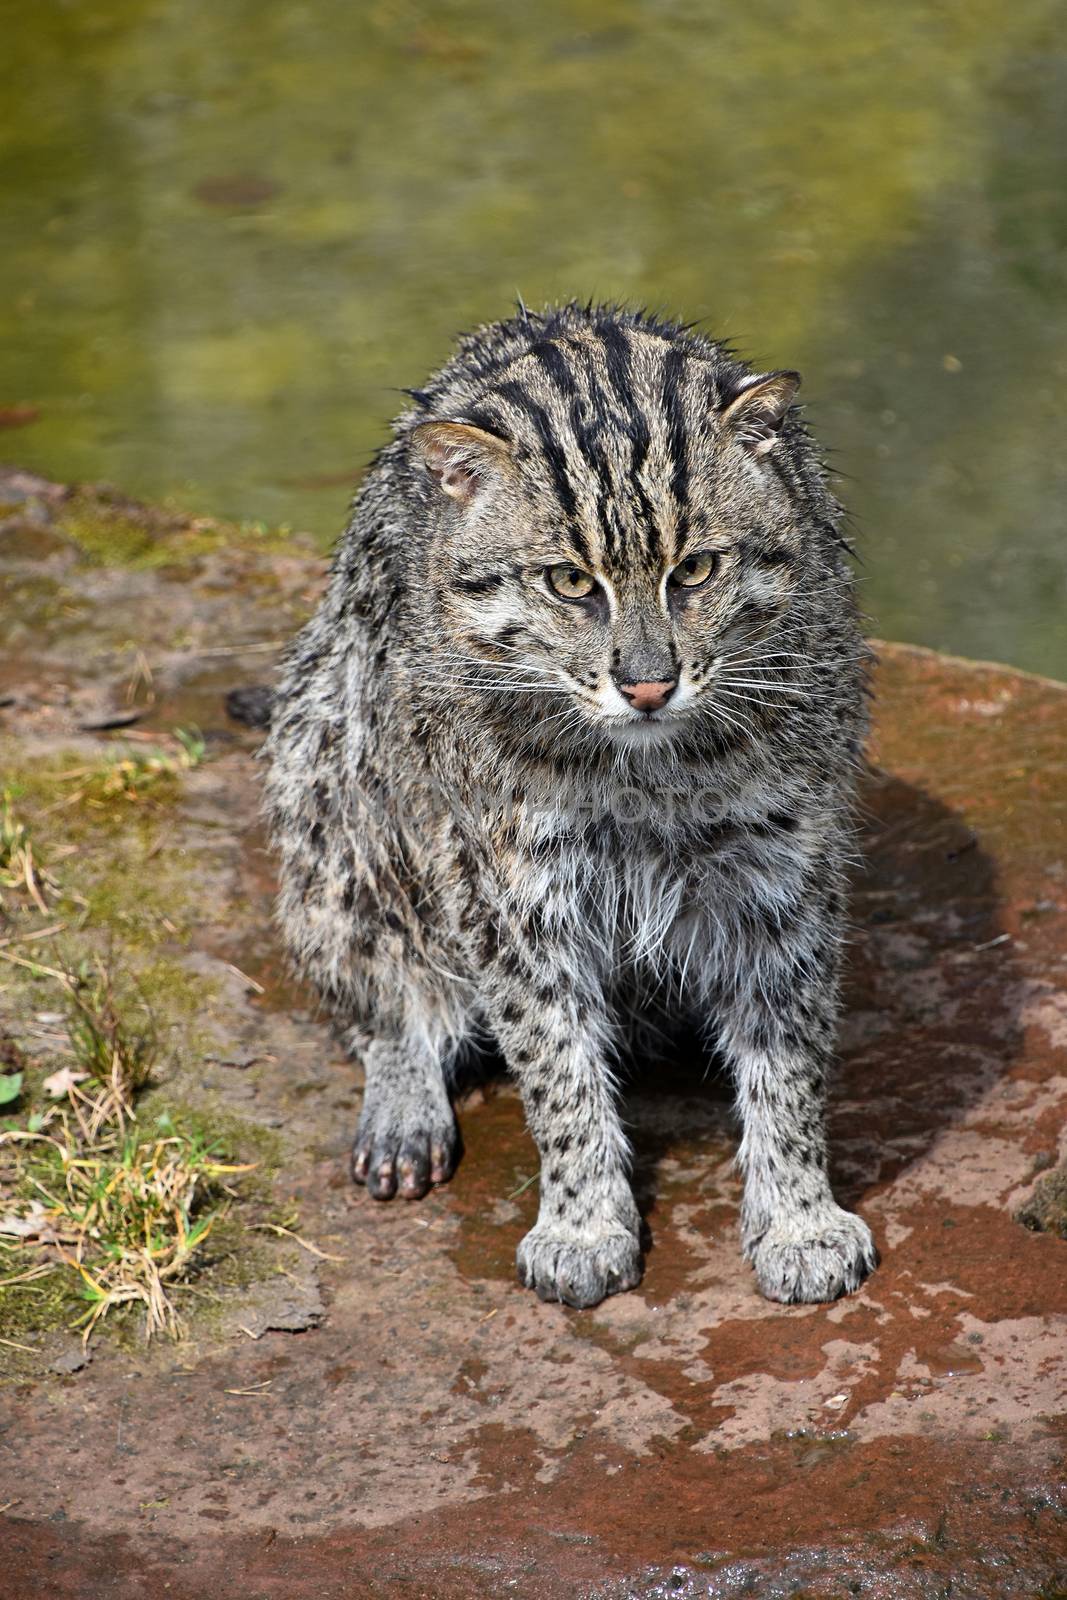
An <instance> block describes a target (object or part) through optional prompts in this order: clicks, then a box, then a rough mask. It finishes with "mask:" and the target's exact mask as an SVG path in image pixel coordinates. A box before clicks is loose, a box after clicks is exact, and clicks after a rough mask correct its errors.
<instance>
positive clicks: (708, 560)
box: [667, 550, 719, 589]
mask: <svg viewBox="0 0 1067 1600" xmlns="http://www.w3.org/2000/svg"><path fill="white" fill-rule="evenodd" d="M718 564H719V558H718V556H717V555H716V554H715V551H714V550H698V551H697V552H696V554H695V555H692V556H686V558H685V560H684V561H679V563H678V565H677V566H676V567H674V568H673V569H672V571H671V573H670V576H669V577H668V579H667V582H668V583H672V584H674V585H675V586H676V587H677V588H679V589H699V588H700V585H701V584H702V583H707V581H708V579H709V578H710V577H711V575H712V573H713V572H714V571H715V568H716V567H717V566H718Z"/></svg>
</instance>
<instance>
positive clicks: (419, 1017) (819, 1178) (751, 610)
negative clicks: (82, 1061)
mask: <svg viewBox="0 0 1067 1600" xmlns="http://www.w3.org/2000/svg"><path fill="white" fill-rule="evenodd" d="M798 382H799V379H798V377H797V375H796V374H795V373H792V372H783V371H779V372H770V373H763V374H753V373H752V372H750V371H749V370H748V369H747V367H746V366H745V365H743V364H742V363H741V362H740V361H738V360H737V359H736V358H735V357H734V356H733V355H732V354H731V353H729V352H728V351H727V350H726V349H725V348H724V347H722V346H721V345H719V344H716V343H714V342H713V341H711V340H709V339H707V338H705V337H703V336H701V335H699V334H696V333H693V332H691V331H686V330H683V329H681V328H679V327H676V326H673V325H671V324H668V323H665V322H661V321H657V320H654V319H651V318H648V317H646V316H644V315H639V314H636V313H631V312H627V311H619V310H617V309H615V308H608V307H597V306H586V307H581V306H578V305H573V304H572V305H567V306H564V307H561V308H558V309H552V310H548V311H546V312H544V313H543V314H540V315H536V314H533V313H531V312H528V311H526V310H525V308H520V311H519V313H518V314H517V315H516V316H515V317H514V318H512V319H511V320H508V321H505V322H499V323H496V324H493V325H491V326H488V327H484V328H481V329H479V330H477V331H476V332H475V333H474V334H472V335H471V336H469V337H467V338H466V339H464V340H463V341H462V342H461V343H460V345H459V347H458V350H457V353H456V354H455V355H454V356H453V358H452V359H451V360H450V361H449V362H448V363H447V365H446V366H444V367H443V368H442V369H441V371H440V372H438V373H437V374H436V375H435V376H434V377H432V378H431V379H430V380H429V382H428V383H427V384H426V386H425V387H424V388H423V389H421V390H419V391H414V392H412V401H413V404H412V406H411V408H410V409H408V410H406V411H405V412H404V413H403V414H402V415H401V416H400V417H399V418H398V419H397V421H396V423H395V436H394V438H393V440H392V442H391V443H389V444H388V445H387V446H386V447H385V449H384V450H383V451H382V452H381V454H380V455H379V456H378V458H377V460H376V462H375V464H374V466H373V467H372V469H371V471H370V473H369V475H368V477H367V479H366V481H365V483H364V485H363V488H362V490H361V492H360V494H359V496H358V498H357V501H356V504H355V509H354V512H353V516H352V519H351V522H350V524H349V527H348V530H347V532H346V533H345V535H344V537H343V539H342V541H341V543H340V546H339V548H338V551H337V554H336V557H335V560H334V565H333V570H332V577H331V581H330V584H329V589H328V592H327V594H326V596H325V598H324V600H323V602H322V604H321V606H320V608H319V610H318V612H317V614H316V615H315V616H314V618H313V619H312V620H311V622H309V623H308V625H307V627H306V628H305V629H304V630H303V632H302V633H301V634H300V635H299V637H298V638H297V639H296V641H295V642H294V644H293V645H292V647H291V649H290V651H289V654H288V657H287V661H286V664H285V667H284V671H283V676H282V679H281V683H280V687H279V690H278V694H277V698H276V701H275V705H274V710H273V716H272V727H271V732H270V736H269V740H268V746H267V754H268V757H269V760H270V771H269V778H268V785H267V789H268V807H269V814H270V819H271V824H272V830H273V837H274V841H275V844H276V847H277V850H278V853H279V857H280V863H281V891H280V897H279V914H280V919H281V925H282V928H283V930H284V934H285V937H286V939H287V941H288V944H289V947H290V949H291V950H292V951H293V953H294V955H295V957H296V959H297V961H298V963H299V965H300V966H301V967H302V969H303V970H304V971H305V972H306V973H308V974H309V975H310V976H311V978H312V979H314V981H315V982H316V983H317V984H318V986H319V988H320V989H321V991H322V993H323V994H324V995H325V996H326V997H327V998H328V999H329V1001H330V1003H331V1004H332V1006H333V1007H334V1008H335V1011H336V1013H337V1015H338V1017H339V1018H340V1019H341V1021H342V1022H343V1023H344V1025H345V1027H346V1028H347V1030H348V1035H347V1037H348V1042H349V1045H350V1048H351V1050H352V1052H353V1054H355V1055H357V1056H358V1057H359V1058H360V1059H361V1060H362V1062H363V1065H364V1068H365V1071H366V1092H365V1100H364V1106H363V1113H362V1116H361V1119H360V1122H359V1128H358V1131H357V1133H356V1138H355V1145H354V1148H353V1155H352V1172H353V1176H354V1178H355V1180H356V1181H357V1182H358V1183H362V1184H366V1185H367V1187H368V1189H369V1190H370V1192H371V1194H373V1195H374V1196H376V1197H377V1198H379V1199H389V1198H390V1197H392V1196H394V1195H397V1194H399V1195H401V1196H403V1197H405V1198H408V1199H414V1198H417V1197H418V1196H420V1195H422V1194H424V1193H426V1192H427V1190H428V1189H429V1187H430V1186H431V1185H433V1184H440V1183H444V1182H445V1181H446V1180H447V1179H448V1178H449V1176H450V1175H451V1172H452V1169H453V1164H454V1161H455V1158H456V1149H457V1132H456V1124H455V1117H454V1114H453V1110H452V1105H451V1102H450V1094H449V1089H450V1074H451V1071H452V1068H453V1065H454V1063H455V1061H456V1059H457V1056H458V1053H459V1052H460V1050H461V1048H462V1047H463V1045H464V1043H465V1042H466V1041H469V1040H471V1039H472V1038H478V1037H480V1038H486V1037H490V1038H492V1039H493V1040H494V1041H495V1043H496V1044H497V1045H498V1046H499V1048H500V1050H501V1051H502V1052H503V1055H504V1056H505V1058H506V1060H507V1063H508V1066H509V1068H510V1070H511V1072H512V1073H513V1074H514V1076H515V1078H516V1079H517V1081H518V1084H519V1088H520V1090H521V1093H522V1098H523V1102H524V1105H525V1108H526V1114H527V1118H528V1122H529V1126H530V1129H531V1131H532V1133H533V1136H534V1138H535V1139H536V1142H537V1145H538V1148H539V1151H540V1155H541V1163H542V1166H541V1196H540V1211H539V1215H538V1219H537V1222H536V1225H535V1226H534V1228H533V1229H532V1230H531V1232H530V1233H529V1234H527V1236H526V1238H525V1239H523V1240H522V1242H521V1244H520V1245H519V1248H518V1267H519V1274H520V1277H521V1279H522V1281H523V1282H524V1283H525V1284H527V1285H528V1286H530V1287H531V1288H533V1289H535V1290H536V1291H537V1293H538V1294H539V1295H541V1296H542V1298H544V1299H550V1300H561V1301H564V1302H566V1303H568V1304H570V1305H575V1306H589V1305H593V1304H595V1303H596V1302H597V1301H599V1300H600V1299H602V1298H603V1297H604V1296H605V1295H608V1294H612V1293H615V1292H617V1291H620V1290H624V1289H628V1288H631V1287H632V1286H634V1285H635V1284H636V1283H637V1282H638V1281H639V1278H640V1276H641V1250H640V1235H639V1219H638V1214H637V1210H636V1207H635V1204H634V1200H633V1195H632V1193H631V1189H630V1184H629V1181H628V1176H627V1161H628V1146H627V1140H626V1136H625V1133H624V1131H623V1128H622V1125H621V1122H620V1118H619V1113H618V1110H617V1107H616V1096H615V1084H614V1079H613V1062H614V1060H615V1059H616V1057H617V1053H618V1051H619V1047H620V1043H621V1041H622V1040H623V1038H624V1036H625V1035H626V1032H627V1030H628V1028H629V1026H630V1021H631V1018H632V1016H633V1015H634V1013H635V1012H636V1013H638V1014H639V1013H640V1012H641V1010H642V1008H643V1007H644V1006H645V1005H646V1004H647V1005H651V1004H653V1003H655V1004H656V1005H658V1006H661V1007H662V1006H663V1005H666V1006H667V1007H668V1008H676V1009H677V1010H679V1011H680V1010H682V1009H684V1010H686V1011H687V1012H689V1013H693V1014H695V1015H697V1016H698V1017H699V1018H700V1020H701V1024H702V1026H703V1027H704V1028H705V1030H706V1033H707V1037H708V1040H709V1043H710V1044H711V1045H713V1046H714V1047H715V1049H717V1050H718V1051H719V1052H720V1054H721V1056H722V1057H724V1058H725V1061H726V1062H727V1064H728V1066H729V1068H730V1069H731V1071H732V1073H733V1076H734V1080H735V1083H736V1090H737V1101H738V1109H739V1112H740V1118H741V1123H742V1127H743V1136H742V1140H741V1147H740V1160H741V1165H742V1168H743V1171H744V1200H743V1206H742V1217H741V1232H742V1243H743V1248H744V1250H745V1253H746V1255H747V1256H748V1257H749V1258H750V1259H751V1261H752V1263H753V1265H754V1267H755V1272H756V1277H757V1281H758V1283H759V1286H760V1288H761V1289H762V1291H763V1293H764V1294H766V1295H768V1296H770V1297H771V1298H772V1299H776V1300H784V1301H790V1300H825V1299H829V1298H832V1297H834V1296H835V1295H837V1294H840V1293H842V1292H843V1291H847V1290H851V1289H854V1288H856V1286H857V1285H858V1284H859V1283H860V1282H861V1281H862V1280H863V1278H864V1277H865V1276H866V1275H867V1273H869V1272H870V1271H871V1270H872V1268H873V1266H874V1265H875V1262H876V1254H875V1249H874V1244H873V1241H872V1238H871V1234H870V1231H869V1229H868V1228H867V1226H866V1224H865V1223H864V1222H862V1221H861V1220H860V1219H859V1218H858V1217H856V1216H854V1215H852V1214H851V1213H849V1212H846V1211H844V1210H842V1209H841V1208H840V1207H839V1206H838V1205H837V1204H836V1202H835V1201H834V1199H833V1196H832V1194H831V1192H830V1187H829V1183H828V1180H827V1170H826V1165H827V1164H826V1145H825V1137H824V1126H823V1097H824V1083H825V1078H826V1074H827V1070H828V1068H829V1066H830V1062H831V1053H832V1047H833V1038H834V1029H835V1022H836V1014H837V1008H838V958H839V945H840V936H841V926H842V916H843V911H844V905H843V898H844V866H843V860H844V854H845V850H846V843H847V837H848V829H849V812H850V804H851V798H852V789H853V779H854V773H855V770H856V767H857V762H858V758H859V753H860V749H861V744H862V740H863V736H864V731H865V688H864V659H865V655H864V649H863V646H862V642H861V637H860V632H859V628H858V624H857V618H856V610H855V605H854V599H853V588H852V579H851V574H850V569H849V566H848V562H847V559H846V553H845V550H844V547H843V541H842V539H841V537H840V535H839V532H838V522H839V518H840V510H839V507H838V506H837V504H836V502H835V501H834V499H833V497H832V496H831V494H830V492H829V490H828V488H827V485H826V482H825V477H824V473H823V470H822V468H821V465H820V462H819V458H818V455H817V453H816V451H815V449H814V447H813V445H812V442H811V440H810V438H809V436H808V434H807V432H806V430H805V428H804V426H803V424H802V422H801V421H800V419H799V417H798V414H797V411H796V409H795V406H794V399H795V395H796V390H797V385H798Z"/></svg>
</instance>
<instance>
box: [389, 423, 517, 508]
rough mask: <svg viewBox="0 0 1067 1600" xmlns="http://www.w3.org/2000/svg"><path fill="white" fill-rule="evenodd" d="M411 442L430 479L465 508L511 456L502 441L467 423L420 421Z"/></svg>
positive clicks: (412, 431)
mask: <svg viewBox="0 0 1067 1600" xmlns="http://www.w3.org/2000/svg"><path fill="white" fill-rule="evenodd" d="M411 442H412V445H413V446H414V449H415V454H416V456H417V457H418V458H419V459H420V460H421V461H422V464H423V466H424V467H425V468H426V470H427V471H428V472H429V474H430V476H431V477H432V478H436V480H437V482H438V484H439V485H440V487H441V488H442V489H443V490H444V492H445V494H447V495H449V496H450V498H451V499H453V500H458V501H459V503H460V505H469V504H470V502H471V501H472V500H473V499H474V497H475V495H476V494H477V493H478V491H479V490H480V489H482V488H484V487H485V485H486V484H487V483H489V482H490V481H491V480H492V479H493V478H494V477H496V476H498V475H499V473H500V472H501V471H502V470H503V468H504V466H505V464H506V462H507V461H508V460H509V459H510V457H511V451H510V448H509V446H508V444H507V443H506V442H505V440H503V439H498V438H497V437H496V435H495V434H492V433H486V432H485V430H484V429H482V428H476V427H474V426H473V424H472V423H469V422H422V423H420V424H419V426H418V427H417V428H413V429H412V430H411Z"/></svg>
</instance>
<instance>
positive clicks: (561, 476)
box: [407, 328, 819, 746]
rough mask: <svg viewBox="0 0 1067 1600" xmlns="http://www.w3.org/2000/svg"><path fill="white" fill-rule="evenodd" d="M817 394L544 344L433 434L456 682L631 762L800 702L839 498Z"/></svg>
mask: <svg viewBox="0 0 1067 1600" xmlns="http://www.w3.org/2000/svg"><path fill="white" fill-rule="evenodd" d="M724 371H728V372H729V379H728V387H726V388H725V389H724ZM798 383H799V378H798V377H797V375H796V374H795V373H793V372H772V373H766V374H762V375H752V374H747V373H746V372H745V371H744V369H743V368H741V367H740V366H739V365H738V364H737V363H733V362H731V363H728V364H727V365H716V364H715V363H713V362H711V361H709V360H708V359H706V358H705V357H704V356H702V355H700V354H693V353H690V351H689V349H688V348H687V344H686V341H684V340H683V339H678V340H674V341H671V340H668V339H665V338H662V337H653V336H651V335H644V334H639V333H637V332H635V331H634V330H633V329H632V328H631V329H627V330H625V331H624V330H623V329H621V328H617V329H616V330H615V340H614V343H613V344H608V343H607V341H604V340H597V339H595V338H592V337H586V338H581V337H576V336H573V335H572V336H569V337H564V338H556V339H546V340H543V341H542V342H541V343H539V344H534V345H533V347H532V348H531V349H529V350H528V351H527V352H526V353H525V354H523V355H521V356H520V357H519V358H518V359H516V360H513V361H511V362H510V363H509V364H508V365H507V366H506V367H505V368H504V370H503V372H502V374H497V375H496V376H495V377H494V381H493V383H492V384H491V385H487V386H485V387H484V388H482V390H481V392H480V393H479V394H478V395H477V396H476V397H475V398H473V399H472V400H468V401H467V403H466V404H464V405H463V407H462V409H461V410H457V411H456V412H455V414H453V415H452V416H450V417H447V418H441V419H439V420H431V421H423V422H419V423H417V424H416V425H415V426H414V427H412V428H411V430H410V432H409V433H408V435H407V437H408V441H409V448H410V449H411V450H412V452H413V456H414V461H415V464H416V467H417V469H418V470H419V472H420V475H421V480H422V482H423V484H424V487H425V492H426V495H427V505H428V509H429V511H430V514H431V518H432V523H433V529H434V532H433V537H432V539H431V542H430V554H429V573H428V577H429V581H430V584H431V592H432V594H433V598H434V607H435V613H436V616H437V617H438V618H439V619H440V622H441V624H442V627H443V631H444V636H445V638H446V640H447V646H446V647H445V648H444V649H443V650H441V651H439V652H438V655H439V664H438V667H437V670H438V672H439V673H440V672H441V671H444V672H445V673H448V672H449V671H452V672H453V673H454V675H455V680H456V682H457V683H458V684H463V685H464V686H466V687H469V688H471V689H474V690H476V691H482V692H486V693H491V694H494V695H498V696H499V697H500V699H501V701H502V702H503V703H512V704H514V705H515V708H516V712H517V713H518V712H519V711H520V708H521V711H522V714H523V718H524V720H525V721H527V722H529V720H530V716H531V713H533V714H535V715H536V714H541V715H543V720H544V725H545V727H546V728H548V729H551V730H553V733H554V734H555V735H557V736H561V737H562V736H563V735H564V734H565V733H567V732H568V731H569V730H575V731H579V732H582V733H585V734H589V733H590V732H595V733H597V734H599V735H601V736H603V737H604V738H606V739H610V740H611V741H612V742H614V743H617V744H620V745H634V746H641V745H646V744H650V743H656V742H660V741H663V740H669V739H670V738H671V737H672V735H676V734H677V733H679V732H680V731H681V730H682V729H683V728H689V729H690V730H692V729H693V728H694V727H696V726H697V725H698V724H700V723H701V722H703V723H704V725H709V723H710V724H713V725H714V726H715V727H716V728H718V729H719V730H720V731H721V730H725V729H727V728H730V727H735V728H745V727H746V726H750V725H751V722H752V710H753V706H754V705H756V704H759V705H762V706H763V707H764V708H766V707H767V706H768V705H771V704H777V705H782V704H784V703H785V700H786V697H787V695H788V693H789V692H790V691H789V686H788V683H787V682H786V681H785V680H787V679H788V677H789V661H790V656H791V655H792V656H795V655H796V651H795V649H792V650H791V648H790V645H789V642H788V640H787V639H786V637H785V632H784V631H783V630H784V628H785V623H786V620H787V619H788V616H789V613H790V608H791V604H792V602H793V600H794V597H795V595H796V593H797V591H798V586H799V585H801V583H802V581H803V570H804V569H805V568H806V567H807V566H808V564H809V563H808V562H807V560H806V557H805V549H804V537H803V531H804V530H803V525H804V522H805V512H804V510H803V509H802V506H804V505H806V506H807V512H806V516H807V520H808V521H810V519H811V495H812V493H813V492H815V493H817V492H818V487H817V486H818V481H819V480H818V479H817V474H812V473H805V472H804V471H803V470H802V469H803V463H804V462H805V461H806V460H807V458H808V457H809V456H810V446H809V445H808V443H807V440H806V437H805V435H804V431H803V429H802V427H801V426H800V425H799V423H797V422H795V421H794V420H793V416H792V415H791V411H790V408H791V406H792V404H793V401H794V397H795V395H796V390H797V386H798ZM798 462H800V463H801V466H800V468H798V465H797V463H798ZM813 481H814V482H815V484H816V488H815V489H814V490H813V487H812V482H813ZM449 664H450V665H449ZM705 719H707V720H705Z"/></svg>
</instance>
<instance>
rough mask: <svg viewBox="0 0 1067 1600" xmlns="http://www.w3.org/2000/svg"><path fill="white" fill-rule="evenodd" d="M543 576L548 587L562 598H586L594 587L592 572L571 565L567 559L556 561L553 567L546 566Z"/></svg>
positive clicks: (594, 580) (594, 581)
mask: <svg viewBox="0 0 1067 1600" xmlns="http://www.w3.org/2000/svg"><path fill="white" fill-rule="evenodd" d="M545 577H546V578H547V580H548V585H549V588H551V589H554V590H555V591H556V593H557V594H558V595H559V596H560V597H561V599H563V600H588V598H589V596H590V595H591V594H592V593H593V590H594V589H595V588H596V579H595V578H594V577H593V575H592V573H589V572H583V571H582V569H581V567H573V566H571V563H570V562H569V561H557V563H556V565H555V566H554V567H546V568H545Z"/></svg>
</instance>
